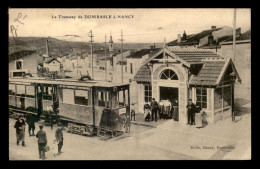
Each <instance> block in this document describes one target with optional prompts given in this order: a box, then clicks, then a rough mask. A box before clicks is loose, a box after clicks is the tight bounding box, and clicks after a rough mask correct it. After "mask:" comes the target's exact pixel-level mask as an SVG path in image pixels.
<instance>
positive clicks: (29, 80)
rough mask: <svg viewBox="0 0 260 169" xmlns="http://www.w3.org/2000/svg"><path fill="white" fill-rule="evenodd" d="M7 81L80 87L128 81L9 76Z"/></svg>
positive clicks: (119, 84)
mask: <svg viewBox="0 0 260 169" xmlns="http://www.w3.org/2000/svg"><path fill="white" fill-rule="evenodd" d="M9 82H18V83H19V82H20V83H24V84H26V83H38V84H50V85H51V84H52V85H68V86H81V87H93V86H95V87H117V86H125V85H129V83H115V82H105V81H82V82H81V81H78V80H70V79H56V80H47V79H44V78H37V79H32V78H9Z"/></svg>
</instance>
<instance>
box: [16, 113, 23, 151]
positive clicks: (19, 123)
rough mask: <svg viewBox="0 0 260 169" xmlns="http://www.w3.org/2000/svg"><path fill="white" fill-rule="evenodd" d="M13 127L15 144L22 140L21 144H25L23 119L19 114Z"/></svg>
mask: <svg viewBox="0 0 260 169" xmlns="http://www.w3.org/2000/svg"><path fill="white" fill-rule="evenodd" d="M14 128H15V129H16V139H17V142H16V144H17V145H19V142H20V141H21V142H22V146H23V147H26V146H25V142H24V135H25V121H24V119H23V116H19V119H18V120H17V121H16V122H15V125H14Z"/></svg>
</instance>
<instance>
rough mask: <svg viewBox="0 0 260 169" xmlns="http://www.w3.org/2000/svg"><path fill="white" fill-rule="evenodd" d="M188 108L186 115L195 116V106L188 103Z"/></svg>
mask: <svg viewBox="0 0 260 169" xmlns="http://www.w3.org/2000/svg"><path fill="white" fill-rule="evenodd" d="M187 108H188V114H195V113H196V106H195V104H194V103H189V104H188V105H187Z"/></svg>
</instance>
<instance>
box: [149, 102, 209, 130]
mask: <svg viewBox="0 0 260 169" xmlns="http://www.w3.org/2000/svg"><path fill="white" fill-rule="evenodd" d="M186 108H187V114H188V122H187V125H188V124H189V125H195V114H196V113H198V112H200V110H201V108H200V107H198V106H196V105H195V104H194V103H193V102H192V100H191V99H189V103H188V105H187V106H186ZM158 112H159V118H160V119H169V118H173V119H175V120H176V119H178V101H177V100H176V101H175V102H173V104H172V103H171V102H170V101H169V100H161V101H160V102H159V104H158V103H157V102H156V101H155V99H154V98H152V101H151V103H150V105H149V104H145V105H144V120H145V121H148V122H150V121H155V122H157V113H158ZM201 117H202V126H203V127H205V126H206V125H207V124H208V122H207V119H206V117H207V114H206V113H205V112H203V113H202V114H201Z"/></svg>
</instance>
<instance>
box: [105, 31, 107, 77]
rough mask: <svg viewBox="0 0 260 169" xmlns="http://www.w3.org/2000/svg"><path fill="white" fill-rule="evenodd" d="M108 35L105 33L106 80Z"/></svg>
mask: <svg viewBox="0 0 260 169" xmlns="http://www.w3.org/2000/svg"><path fill="white" fill-rule="evenodd" d="M106 50H107V35H106V34H105V73H106V76H105V77H106V81H107V51H106Z"/></svg>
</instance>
